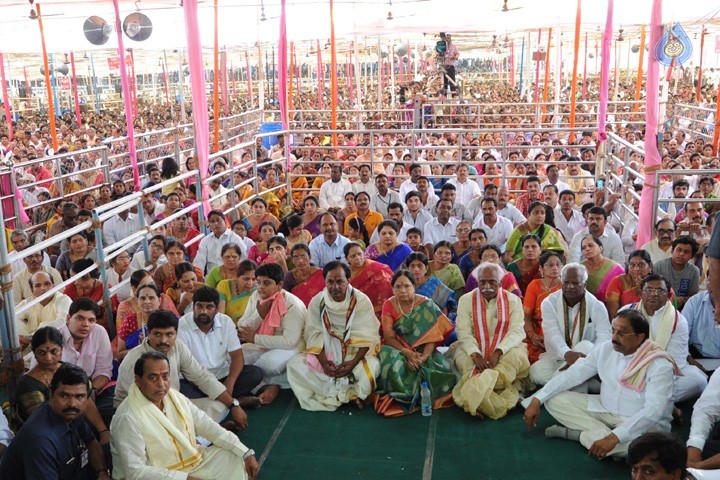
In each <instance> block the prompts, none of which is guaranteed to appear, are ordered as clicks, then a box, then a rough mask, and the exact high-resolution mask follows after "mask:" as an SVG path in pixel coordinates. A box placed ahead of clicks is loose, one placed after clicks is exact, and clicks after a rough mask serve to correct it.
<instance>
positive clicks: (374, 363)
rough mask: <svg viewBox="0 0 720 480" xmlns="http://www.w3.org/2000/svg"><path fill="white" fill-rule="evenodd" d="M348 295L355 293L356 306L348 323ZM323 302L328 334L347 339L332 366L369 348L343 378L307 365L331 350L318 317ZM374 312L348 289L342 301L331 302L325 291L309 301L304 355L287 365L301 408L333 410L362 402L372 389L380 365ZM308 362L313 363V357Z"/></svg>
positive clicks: (362, 297)
mask: <svg viewBox="0 0 720 480" xmlns="http://www.w3.org/2000/svg"><path fill="white" fill-rule="evenodd" d="M351 292H354V294H355V296H356V298H357V304H356V305H355V309H354V312H353V314H352V316H351V318H350V319H349V320H348V319H347V312H348V307H349V305H350V295H351ZM323 300H324V301H325V305H326V307H327V309H328V318H329V323H330V332H332V333H333V334H334V335H337V336H339V337H340V338H346V339H347V342H346V343H347V349H346V352H345V356H344V358H342V359H340V358H338V359H333V361H334V363H335V364H339V363H341V362H342V361H348V360H352V359H353V358H355V355H356V354H357V352H358V350H359V349H361V348H364V347H368V348H369V350H368V353H367V354H366V355H365V357H364V358H363V359H362V360H361V361H360V362H358V364H357V365H356V366H355V368H353V370H352V373H351V374H350V375H349V376H347V377H344V378H338V379H335V378H331V377H328V376H327V375H325V374H324V373H322V372H319V371H317V369H314V368H311V366H310V365H309V364H308V358H309V357H311V356H315V355H317V354H319V353H320V352H324V353H325V355H326V356H327V355H328V353H329V352H331V351H332V350H333V341H332V340H334V339H333V338H332V337H331V336H330V335H329V334H328V333H329V332H327V331H326V329H325V325H324V323H323V320H322V317H321V315H322V311H321V309H320V303H321V302H322V301H323ZM374 312H375V310H374V309H373V305H372V302H371V301H370V299H369V298H368V297H367V295H365V294H364V293H362V292H361V291H360V290H357V289H354V288H352V287H350V286H348V290H347V293H346V295H345V301H343V302H336V301H334V300H332V298H331V297H330V295H329V294H327V290H323V291H322V292H320V293H318V294H317V295H316V296H315V297H314V298H313V299H312V300H311V301H310V305H309V306H308V318H307V322H306V324H305V341H306V343H307V347H306V350H305V353H301V354H299V355H296V356H295V357H293V358H292V359H291V360H290V361H289V362H288V363H287V375H288V381H289V383H290V387H291V388H292V390H293V392H294V393H295V396H296V397H297V399H298V402H300V406H301V407H302V408H304V409H305V410H326V411H333V410H335V409H337V407H339V406H340V405H342V404H344V403H348V402H350V401H352V400H354V399H356V398H360V399H365V398H367V397H368V396H369V395H370V394H371V393H372V392H373V391H374V390H375V385H376V384H375V378H376V377H377V375H378V373H379V371H380V362H378V360H377V358H375V353H376V350H377V349H378V347H379V345H380V333H379V332H380V322H379V321H378V319H377V318H376V317H375V313H374ZM348 325H349V328H348ZM346 330H348V331H347V332H346ZM310 363H311V364H312V363H314V362H313V359H312V358H311V359H310Z"/></svg>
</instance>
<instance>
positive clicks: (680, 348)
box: [620, 304, 690, 369]
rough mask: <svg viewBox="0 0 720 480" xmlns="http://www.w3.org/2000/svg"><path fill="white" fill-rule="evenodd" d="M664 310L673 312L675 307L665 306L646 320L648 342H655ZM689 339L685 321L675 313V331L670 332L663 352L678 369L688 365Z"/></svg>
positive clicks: (627, 306) (625, 308) (688, 330)
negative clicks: (648, 334) (648, 326)
mask: <svg viewBox="0 0 720 480" xmlns="http://www.w3.org/2000/svg"><path fill="white" fill-rule="evenodd" d="M630 307H632V305H625V306H624V307H622V308H621V309H620V311H623V310H627V309H629V308H630ZM666 308H672V309H673V310H675V307H673V306H672V305H669V306H668V305H667V304H665V306H664V307H662V308H661V309H659V310H657V311H656V312H655V313H654V314H653V316H652V317H650V318H649V319H648V323H649V324H650V340H655V336H656V335H657V330H658V325H659V323H660V319H661V318H662V314H663V313H664V312H665V309H666ZM676 313H677V312H676ZM689 339H690V329H689V327H688V322H687V319H686V318H685V317H683V315H682V313H677V325H675V331H674V332H672V335H670V342H669V343H668V345H667V348H666V349H665V351H666V352H667V353H669V354H670V356H671V357H672V358H673V360H675V364H676V365H677V366H678V368H679V369H682V368H683V367H685V366H687V364H688V362H687V357H688V355H689V351H688V342H689Z"/></svg>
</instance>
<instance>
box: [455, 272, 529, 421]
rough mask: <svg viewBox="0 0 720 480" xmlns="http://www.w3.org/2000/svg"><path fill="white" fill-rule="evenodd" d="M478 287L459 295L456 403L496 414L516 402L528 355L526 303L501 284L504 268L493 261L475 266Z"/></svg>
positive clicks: (475, 412)
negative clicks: (525, 342) (459, 376)
mask: <svg viewBox="0 0 720 480" xmlns="http://www.w3.org/2000/svg"><path fill="white" fill-rule="evenodd" d="M476 271H477V275H478V288H476V289H474V290H472V291H471V292H470V293H468V294H467V295H463V296H462V297H460V302H459V304H458V311H457V323H456V331H457V339H458V345H459V346H458V347H457V348H456V349H455V352H454V360H455V366H457V368H458V370H460V373H461V374H462V379H461V380H460V382H459V383H458V384H457V385H456V386H455V388H454V389H453V399H454V400H455V403H456V404H457V405H458V406H460V407H462V408H464V409H465V411H466V412H468V413H470V414H471V415H473V416H475V415H481V416H485V417H490V418H492V419H498V418H501V417H504V416H505V415H506V414H507V412H508V411H509V410H510V409H512V408H513V407H515V405H516V404H517V401H518V398H519V396H520V393H519V391H518V390H519V389H521V388H522V385H521V382H522V380H524V379H526V378H527V377H528V369H529V368H530V361H529V360H528V352H527V347H526V346H525V344H524V343H523V339H524V338H525V333H524V332H523V325H524V320H523V306H522V301H521V300H520V299H519V298H518V297H517V296H516V295H514V294H512V293H508V292H506V291H505V290H504V289H503V288H502V287H501V282H502V278H503V275H504V272H503V270H502V268H501V267H500V266H499V265H497V264H495V263H487V262H486V263H481V264H480V266H479V267H478V268H477V270H476Z"/></svg>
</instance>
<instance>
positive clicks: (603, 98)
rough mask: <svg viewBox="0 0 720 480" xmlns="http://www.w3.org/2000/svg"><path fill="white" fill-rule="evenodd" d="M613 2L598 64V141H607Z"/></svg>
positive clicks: (610, 6)
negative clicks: (600, 59)
mask: <svg viewBox="0 0 720 480" xmlns="http://www.w3.org/2000/svg"><path fill="white" fill-rule="evenodd" d="M614 6H615V2H614V0H608V8H607V17H606V19H605V32H604V33H603V39H602V54H601V55H600V56H601V57H602V63H601V64H600V106H599V107H598V133H597V137H598V141H600V142H604V141H605V140H607V133H605V127H606V124H607V107H608V95H609V94H610V45H611V43H612V29H613V8H614Z"/></svg>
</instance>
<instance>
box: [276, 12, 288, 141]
mask: <svg viewBox="0 0 720 480" xmlns="http://www.w3.org/2000/svg"><path fill="white" fill-rule="evenodd" d="M287 80H288V52H287V20H286V16H285V0H280V38H279V40H278V99H279V100H280V121H281V122H282V128H283V130H287V128H288V101H287V100H288V99H287V94H288V86H287Z"/></svg>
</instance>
